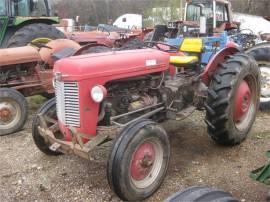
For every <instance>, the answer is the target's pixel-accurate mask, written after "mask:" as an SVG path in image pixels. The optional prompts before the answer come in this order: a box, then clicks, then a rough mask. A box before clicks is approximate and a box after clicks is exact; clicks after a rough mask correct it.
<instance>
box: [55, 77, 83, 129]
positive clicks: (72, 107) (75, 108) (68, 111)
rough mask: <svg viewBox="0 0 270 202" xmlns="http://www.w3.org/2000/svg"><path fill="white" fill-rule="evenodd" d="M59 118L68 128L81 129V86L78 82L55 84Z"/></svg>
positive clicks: (57, 82)
mask: <svg viewBox="0 0 270 202" xmlns="http://www.w3.org/2000/svg"><path fill="white" fill-rule="evenodd" d="M55 95H56V107H57V116H58V118H59V120H60V121H61V122H62V123H65V125H66V126H74V127H80V107H79V86H78V83H76V82H59V81H56V82H55Z"/></svg>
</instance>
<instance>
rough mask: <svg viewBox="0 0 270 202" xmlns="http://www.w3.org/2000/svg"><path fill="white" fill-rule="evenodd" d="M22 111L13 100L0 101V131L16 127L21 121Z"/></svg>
mask: <svg viewBox="0 0 270 202" xmlns="http://www.w3.org/2000/svg"><path fill="white" fill-rule="evenodd" d="M21 115H22V112H21V109H20V106H19V104H18V103H17V102H15V101H14V100H12V99H2V101H0V129H8V128H11V127H13V126H15V125H16V124H17V123H18V122H19V121H20V119H21Z"/></svg>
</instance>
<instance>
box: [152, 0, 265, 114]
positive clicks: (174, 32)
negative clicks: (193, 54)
mask: <svg viewBox="0 0 270 202" xmlns="http://www.w3.org/2000/svg"><path fill="white" fill-rule="evenodd" d="M201 17H204V18H205V20H206V27H205V28H204V29H205V30H204V32H203V33H201V32H200V18H201ZM233 19H234V17H233V14H232V9H231V3H230V2H229V1H226V0H219V1H215V0H210V1H209V0H193V1H187V3H186V7H185V16H184V21H176V22H169V23H168V25H157V26H156V29H155V31H154V32H153V33H152V36H151V37H150V38H149V40H150V41H151V40H152V41H164V42H165V43H168V44H170V45H174V46H179V45H180V44H181V43H182V41H183V39H184V38H185V37H200V36H205V35H206V36H215V35H216V34H220V33H222V32H224V31H226V32H227V35H228V37H226V40H230V41H233V42H235V43H236V44H238V46H239V48H240V49H242V51H245V52H246V53H247V54H249V55H251V56H252V57H254V59H255V60H256V61H257V63H258V64H259V67H260V69H261V71H262V92H261V109H270V74H269V68H270V65H269V61H270V43H269V42H268V43H267V42H266V43H263V41H262V40H261V37H259V36H258V35H257V34H255V33H254V32H253V31H252V30H249V29H244V30H241V29H240V23H238V22H234V21H233ZM207 40H208V39H207ZM206 43H207V42H206ZM210 45H211V43H210ZM223 45H225V44H223ZM220 48H222V47H221V46H219V47H217V46H213V47H210V46H207V50H206V51H207V52H209V54H208V55H207V56H206V55H205V56H206V57H209V56H211V54H212V53H213V51H214V52H217V51H219V49H220ZM209 49H212V50H213V51H209ZM205 61H206V62H207V61H208V59H207V58H206V60H205Z"/></svg>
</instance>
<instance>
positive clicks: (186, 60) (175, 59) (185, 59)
mask: <svg viewBox="0 0 270 202" xmlns="http://www.w3.org/2000/svg"><path fill="white" fill-rule="evenodd" d="M196 62H199V58H198V57H197V56H186V55H184V56H171V57H170V63H171V64H173V65H185V64H193V63H196Z"/></svg>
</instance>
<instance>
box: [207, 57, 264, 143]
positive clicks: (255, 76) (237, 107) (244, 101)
mask: <svg viewBox="0 0 270 202" xmlns="http://www.w3.org/2000/svg"><path fill="white" fill-rule="evenodd" d="M259 98H260V71H259V68H258V66H257V63H256V61H254V59H252V58H251V57H250V56H248V55H245V54H240V53H238V54H236V55H233V56H231V57H230V58H229V59H227V60H226V61H225V62H224V63H222V64H220V65H219V68H218V70H217V71H216V73H215V74H214V76H213V79H212V81H211V83H210V86H209V89H208V98H207V102H206V105H205V106H206V123H207V127H208V133H209V135H210V136H211V138H212V139H213V140H214V141H215V142H217V143H218V144H222V145H236V144H239V143H241V142H242V141H244V140H245V139H246V137H247V134H248V133H249V131H250V129H251V127H252V125H253V123H254V120H255V118H256V112H257V108H258V106H259Z"/></svg>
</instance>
